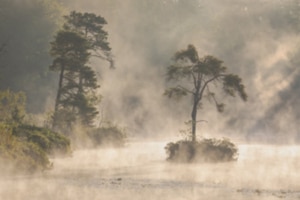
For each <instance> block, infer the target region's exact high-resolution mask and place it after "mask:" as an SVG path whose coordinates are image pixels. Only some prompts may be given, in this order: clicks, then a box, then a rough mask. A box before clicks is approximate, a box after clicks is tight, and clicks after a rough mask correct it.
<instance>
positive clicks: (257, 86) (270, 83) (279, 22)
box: [64, 0, 300, 143]
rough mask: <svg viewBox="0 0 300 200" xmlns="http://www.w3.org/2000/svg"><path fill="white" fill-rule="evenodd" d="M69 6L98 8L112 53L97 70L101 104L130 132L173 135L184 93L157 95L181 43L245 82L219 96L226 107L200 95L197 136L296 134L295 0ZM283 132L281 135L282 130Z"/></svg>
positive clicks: (184, 110) (183, 113) (291, 138)
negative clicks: (112, 64)
mask: <svg viewBox="0 0 300 200" xmlns="http://www.w3.org/2000/svg"><path fill="white" fill-rule="evenodd" d="M64 2H65V5H67V6H68V7H69V8H70V9H75V10H79V11H83V12H85V11H87V12H95V13H99V14H101V15H102V16H104V17H105V18H106V19H107V22H108V24H107V26H106V30H107V31H108V33H109V42H110V44H111V47H112V49H113V54H114V56H115V60H116V70H113V71H110V70H106V68H105V64H103V63H98V61H95V62H97V63H98V64H99V72H100V74H101V75H102V82H103V84H102V87H101V89H100V90H101V94H102V95H103V96H104V98H103V104H102V106H103V111H104V113H106V116H107V117H108V118H111V119H114V120H116V121H117V122H119V123H123V124H124V125H126V126H128V128H129V129H131V131H132V132H134V133H135V134H136V135H142V136H143V137H144V136H150V137H153V136H155V137H160V136H162V133H164V134H163V135H164V136H165V135H172V136H174V135H175V134H176V132H177V130H178V129H179V128H182V127H183V126H184V125H183V121H185V120H188V119H189V115H190V106H189V105H188V103H189V101H184V102H181V103H178V102H177V103H170V102H169V100H166V99H165V97H163V96H162V93H163V91H164V89H165V88H166V86H167V83H166V82H165V80H164V79H165V77H164V74H165V72H166V67H167V66H168V65H169V64H170V62H171V58H172V56H173V55H174V53H175V52H176V51H178V50H181V49H184V48H186V47H187V45H188V44H193V45H195V46H196V48H197V50H198V52H199V56H204V55H207V54H209V55H213V56H216V57H217V58H219V59H221V60H223V61H224V64H225V65H226V66H227V67H228V71H229V72H232V73H235V74H238V75H239V76H240V77H241V78H242V79H243V82H244V84H245V86H246V91H247V93H248V96H249V100H248V102H247V103H243V102H240V101H239V100H238V99H231V98H225V97H226V96H225V95H224V94H222V93H220V94H219V98H220V99H224V103H225V104H226V108H225V112H224V113H223V114H219V113H217V112H215V108H214V106H213V105H211V104H209V103H207V104H204V105H203V109H202V110H200V112H199V118H201V119H203V120H207V121H208V123H207V124H201V126H199V131H200V132H201V134H202V135H204V136H217V137H218V136H219V137H221V136H226V137H227V136H228V137H234V138H237V139H244V140H248V141H263V142H277V143H282V142H289V143H294V142H295V141H298V139H299V132H298V126H297V121H298V120H299V109H298V106H297V105H298V99H299V87H298V86H299V84H298V83H299V81H297V80H298V77H299V72H298V67H297V66H298V64H299V59H298V55H299V48H298V47H299V30H300V28H299V27H300V24H299V2H298V1H297V0H286V1H281V0H275V1H266V0H255V1H244V0H242V1H240V0H239V1H237V0H226V1H223V0H217V1H208V0H187V1H181V0H178V1H177V0H164V1H149V0H145V1H139V0H127V1H122V2H121V1H116V0H109V1H108V0H101V1H95V0H87V1H84V2H83V1H81V0H75V1H69V0H64ZM286 135H288V137H285V136H286Z"/></svg>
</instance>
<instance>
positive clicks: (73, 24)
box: [64, 11, 114, 67]
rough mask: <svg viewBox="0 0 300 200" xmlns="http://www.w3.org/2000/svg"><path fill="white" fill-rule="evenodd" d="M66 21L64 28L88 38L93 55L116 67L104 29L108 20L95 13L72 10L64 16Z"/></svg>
mask: <svg viewBox="0 0 300 200" xmlns="http://www.w3.org/2000/svg"><path fill="white" fill-rule="evenodd" d="M64 18H65V20H66V22H65V24H64V29H65V30H69V31H73V32H77V33H79V34H80V35H82V36H83V37H84V38H86V39H87V41H88V43H89V51H92V56H96V57H98V58H101V59H103V60H107V61H109V62H110V66H111V67H114V62H113V59H112V55H111V48H110V47H109V43H108V41H107V36H108V33H107V32H106V31H105V30H103V26H104V25H106V24H107V22H106V20H105V19H104V18H103V17H101V16H97V15H95V14H94V13H80V12H76V11H72V12H71V13H70V15H67V16H65V17H64Z"/></svg>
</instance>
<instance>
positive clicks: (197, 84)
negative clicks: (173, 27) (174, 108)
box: [164, 45, 247, 141]
mask: <svg viewBox="0 0 300 200" xmlns="http://www.w3.org/2000/svg"><path fill="white" fill-rule="evenodd" d="M167 80H168V81H172V83H173V84H176V86H175V87H170V88H168V89H166V90H165V93H164V94H165V95H166V96H168V97H169V98H172V97H182V96H187V95H191V96H192V102H193V104H192V112H191V119H192V120H191V124H192V141H196V124H197V111H198V109H199V108H200V106H201V102H202V100H203V97H204V96H206V97H208V99H209V100H211V101H212V102H214V103H215V105H216V108H217V110H218V111H219V112H222V111H223V110H224V104H223V103H219V102H218V101H217V98H216V95H215V93H214V92H213V91H212V89H211V88H210V85H212V84H214V85H216V86H217V85H220V84H221V85H222V89H223V91H224V92H225V93H226V94H228V95H229V96H232V97H235V96H236V93H238V95H239V96H240V98H241V99H242V100H244V101H246V100H247V94H246V92H245V87H244V85H243V84H242V79H241V78H240V77H239V76H237V75H234V74H228V73H227V68H226V67H225V66H224V65H223V61H221V60H219V59H217V58H215V57H213V56H205V57H203V58H199V56H198V52H197V50H196V48H195V47H194V46H193V45H188V47H187V49H185V50H182V51H178V52H177V53H175V56H174V63H173V64H172V65H170V66H169V67H168V68H167Z"/></svg>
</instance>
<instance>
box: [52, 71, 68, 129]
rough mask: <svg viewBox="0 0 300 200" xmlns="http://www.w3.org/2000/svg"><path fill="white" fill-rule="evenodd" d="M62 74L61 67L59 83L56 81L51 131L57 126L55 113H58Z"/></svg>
mask: <svg viewBox="0 0 300 200" xmlns="http://www.w3.org/2000/svg"><path fill="white" fill-rule="evenodd" d="M64 72H65V67H64V66H62V68H61V70H60V75H59V81H58V90H57V95H56V99H55V107H54V115H53V123H52V129H55V127H56V126H57V111H58V106H59V101H60V96H61V88H62V85H63V78H64Z"/></svg>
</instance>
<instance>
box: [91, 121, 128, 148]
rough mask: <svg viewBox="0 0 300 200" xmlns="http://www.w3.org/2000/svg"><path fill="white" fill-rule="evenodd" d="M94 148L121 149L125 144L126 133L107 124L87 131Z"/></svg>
mask: <svg viewBox="0 0 300 200" xmlns="http://www.w3.org/2000/svg"><path fill="white" fill-rule="evenodd" d="M88 135H89V137H90V139H91V140H92V145H93V146H94V147H109V146H113V147H123V146H124V145H125V143H126V133H125V131H124V130H123V129H121V128H120V127H118V126H116V125H112V124H108V125H106V126H103V127H99V128H96V129H93V130H91V131H89V133H88Z"/></svg>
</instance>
